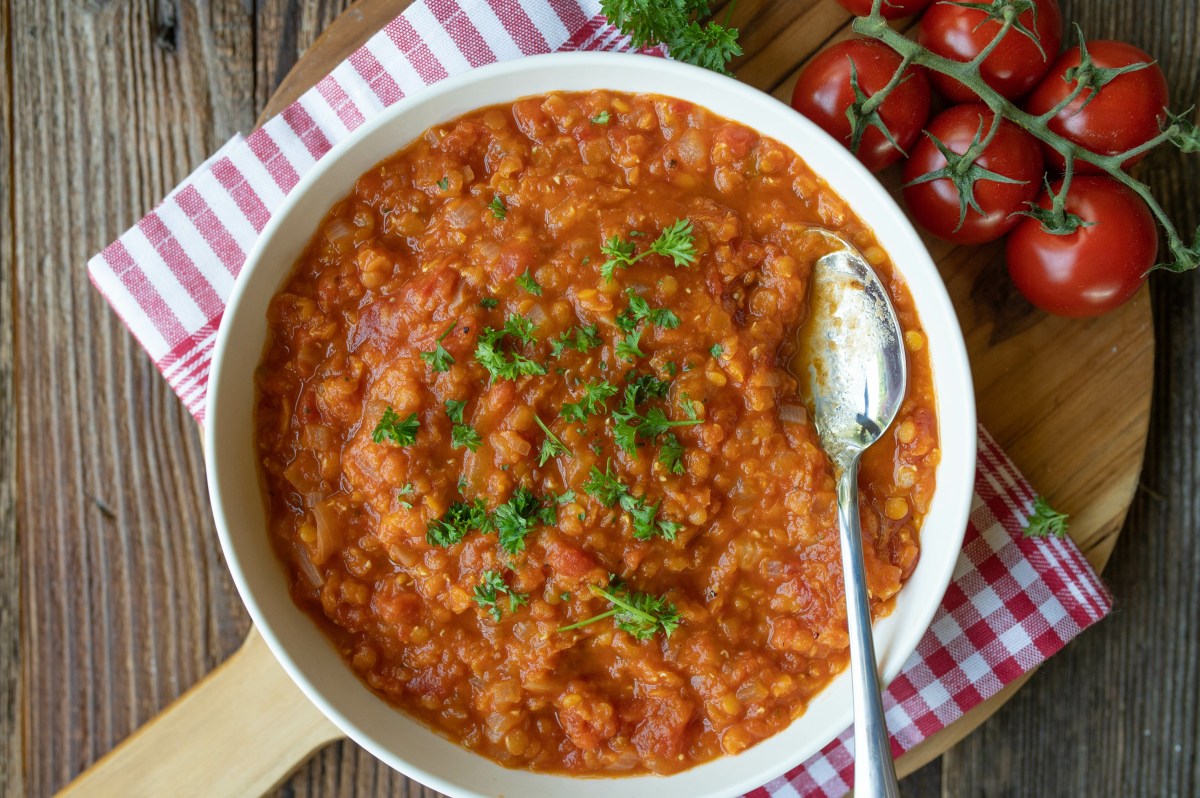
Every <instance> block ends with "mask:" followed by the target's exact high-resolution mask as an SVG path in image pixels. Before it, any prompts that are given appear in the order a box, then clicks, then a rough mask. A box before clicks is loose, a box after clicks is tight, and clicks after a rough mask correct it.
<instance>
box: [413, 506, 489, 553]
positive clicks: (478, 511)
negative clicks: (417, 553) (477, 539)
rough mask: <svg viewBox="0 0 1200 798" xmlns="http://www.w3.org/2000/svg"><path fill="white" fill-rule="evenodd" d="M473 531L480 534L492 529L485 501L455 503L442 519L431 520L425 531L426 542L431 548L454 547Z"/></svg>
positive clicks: (447, 509)
mask: <svg viewBox="0 0 1200 798" xmlns="http://www.w3.org/2000/svg"><path fill="white" fill-rule="evenodd" d="M473 529H474V530H478V531H480V532H487V531H489V530H490V529H491V521H490V520H489V519H488V513H487V505H486V504H484V501H483V499H476V500H475V501H473V502H455V503H454V504H452V505H450V506H449V507H448V508H446V512H445V513H444V514H443V515H442V517H441V518H434V519H430V521H429V524H428V526H427V527H426V529H425V541H426V542H427V543H428V544H429V545H430V546H453V545H454V544H455V543H458V542H459V541H460V540H462V539H463V538H465V537H466V536H467V533H468V532H470V531H471V530H473Z"/></svg>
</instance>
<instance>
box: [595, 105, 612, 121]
mask: <svg viewBox="0 0 1200 798" xmlns="http://www.w3.org/2000/svg"><path fill="white" fill-rule="evenodd" d="M610 118H611V117H610V116H609V114H608V109H607V108H606V109H604V110H603V111H601V112H600V113H598V114H596V115H595V116H593V117H592V124H593V125H607V124H608V120H609V119H610Z"/></svg>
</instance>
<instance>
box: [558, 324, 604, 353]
mask: <svg viewBox="0 0 1200 798" xmlns="http://www.w3.org/2000/svg"><path fill="white" fill-rule="evenodd" d="M601 343H602V342H601V340H600V328H599V327H597V326H596V325H595V324H588V325H585V326H582V327H572V328H570V329H569V330H563V332H562V333H561V334H559V336H558V337H557V338H555V339H554V340H552V341H551V342H550V354H551V355H553V356H554V357H561V356H562V353H563V352H564V351H566V350H568V349H574V350H575V351H576V352H583V353H584V354H587V352H588V350H590V349H592V348H593V347H597V346H599V345H600V344H601Z"/></svg>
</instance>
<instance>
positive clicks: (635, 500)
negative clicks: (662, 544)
mask: <svg viewBox="0 0 1200 798" xmlns="http://www.w3.org/2000/svg"><path fill="white" fill-rule="evenodd" d="M583 490H584V492H585V493H587V494H588V495H589V496H591V497H593V498H594V499H596V501H598V502H600V503H601V504H603V505H604V506H605V507H615V506H618V505H619V506H620V508H621V509H622V510H624V511H625V512H626V513H628V514H629V519H630V522H631V525H632V526H633V536H634V537H635V538H637V539H638V540H650V539H651V538H654V537H661V538H664V539H666V540H674V539H675V536H676V535H677V534H678V533H679V530H680V529H681V528H682V525H681V524H678V523H676V522H674V521H668V520H666V519H663V518H659V517H658V507H659V502H655V503H654V504H648V503H647V502H646V500H645V499H644V498H642V497H640V496H634V495H633V494H632V493H631V492H630V490H629V486H628V485H626V484H625V483H624V482H622V481H621V480H620V479H618V478H617V476H616V474H614V473H613V472H612V463H611V462H609V463H607V464H606V465H605V466H604V470H603V471H601V470H600V469H599V468H596V466H592V470H591V471H590V472H589V473H588V481H587V482H586V483H585V484H584V486H583Z"/></svg>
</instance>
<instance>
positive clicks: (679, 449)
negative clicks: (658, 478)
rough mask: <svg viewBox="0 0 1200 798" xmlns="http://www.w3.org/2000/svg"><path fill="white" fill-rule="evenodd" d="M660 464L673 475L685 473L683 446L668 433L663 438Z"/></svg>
mask: <svg viewBox="0 0 1200 798" xmlns="http://www.w3.org/2000/svg"><path fill="white" fill-rule="evenodd" d="M658 462H660V463H662V464H663V466H664V467H665V468H666V469H667V470H668V471H670V472H671V473H672V474H682V473H683V444H682V443H680V442H679V439H678V438H676V437H675V436H674V435H673V434H670V433H668V434H667V435H666V437H664V438H663V443H662V447H661V448H660V449H659V450H658Z"/></svg>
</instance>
